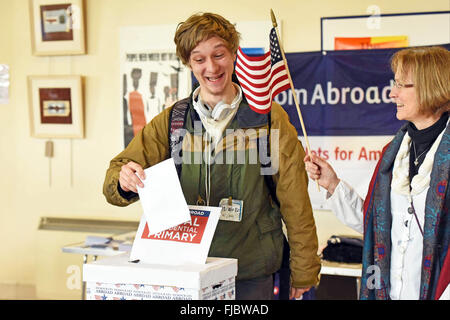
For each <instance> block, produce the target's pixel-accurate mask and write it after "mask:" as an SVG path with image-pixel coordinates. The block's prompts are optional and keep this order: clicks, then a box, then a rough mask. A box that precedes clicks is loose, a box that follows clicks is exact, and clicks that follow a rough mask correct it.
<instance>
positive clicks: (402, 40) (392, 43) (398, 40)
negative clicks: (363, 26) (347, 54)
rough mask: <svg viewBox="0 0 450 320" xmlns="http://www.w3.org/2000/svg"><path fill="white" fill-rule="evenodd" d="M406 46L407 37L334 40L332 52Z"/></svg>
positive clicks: (344, 38)
mask: <svg viewBox="0 0 450 320" xmlns="http://www.w3.org/2000/svg"><path fill="white" fill-rule="evenodd" d="M408 44H409V42H408V37H407V36H385V37H336V38H334V50H362V49H387V48H404V47H407V46H408Z"/></svg>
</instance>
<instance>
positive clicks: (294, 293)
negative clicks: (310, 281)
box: [289, 287, 311, 299]
mask: <svg viewBox="0 0 450 320" xmlns="http://www.w3.org/2000/svg"><path fill="white" fill-rule="evenodd" d="M310 289H311V287H309V288H294V287H291V291H290V293H289V299H292V298H295V299H299V298H300V297H301V296H302V295H303V294H304V293H305V292H308V291H309V290H310Z"/></svg>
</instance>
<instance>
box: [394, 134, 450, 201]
mask: <svg viewBox="0 0 450 320" xmlns="http://www.w3.org/2000/svg"><path fill="white" fill-rule="evenodd" d="M444 132H445V130H442V132H441V133H440V134H439V136H438V137H437V138H436V140H435V141H434V143H433V145H432V146H431V148H430V150H429V151H428V152H427V154H426V156H425V159H424V160H423V163H422V165H421V166H420V168H419V171H418V172H417V174H416V175H415V176H414V178H413V179H412V181H411V192H410V187H409V152H410V150H411V137H410V136H409V134H408V132H406V133H405V136H404V137H403V140H402V143H401V145H400V148H399V150H398V152H397V156H396V157H395V161H394V169H393V171H392V182H391V188H392V190H393V191H395V192H396V193H398V194H403V195H406V196H408V197H410V196H411V195H413V196H414V195H418V194H420V193H421V192H422V191H423V190H425V188H427V187H428V186H429V185H430V179H431V174H430V173H431V169H432V168H433V162H434V154H435V153H436V150H437V148H438V146H439V143H440V142H441V139H442V136H443V135H444Z"/></svg>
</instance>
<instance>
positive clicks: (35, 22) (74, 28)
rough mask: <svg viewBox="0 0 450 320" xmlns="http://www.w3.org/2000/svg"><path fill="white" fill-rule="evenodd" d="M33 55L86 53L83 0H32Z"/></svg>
mask: <svg viewBox="0 0 450 320" xmlns="http://www.w3.org/2000/svg"><path fill="white" fill-rule="evenodd" d="M29 8H30V26H31V43H32V51H33V54H34V55H40V56H52V55H76V54H85V53H86V47H85V31H84V30H85V28H84V0H29Z"/></svg>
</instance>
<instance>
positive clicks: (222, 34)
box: [174, 12, 240, 66]
mask: <svg viewBox="0 0 450 320" xmlns="http://www.w3.org/2000/svg"><path fill="white" fill-rule="evenodd" d="M213 36H217V37H219V38H221V39H222V40H224V41H225V45H226V46H227V48H228V50H230V52H231V53H233V54H234V53H236V52H237V49H238V47H239V38H240V34H239V32H237V31H236V28H235V27H234V25H233V24H231V23H230V22H229V21H228V20H227V19H225V18H224V17H222V16H220V15H218V14H214V13H208V12H207V13H197V14H194V15H192V16H190V17H189V18H188V19H187V20H186V21H184V22H181V23H179V24H178V26H177V30H176V32H175V38H174V42H175V44H176V46H177V56H178V57H179V58H180V59H181V62H183V64H184V65H186V66H189V57H190V55H191V51H192V50H193V49H194V48H195V47H196V46H197V45H198V44H199V43H200V42H201V41H203V40H208V39H209V38H211V37H213Z"/></svg>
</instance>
